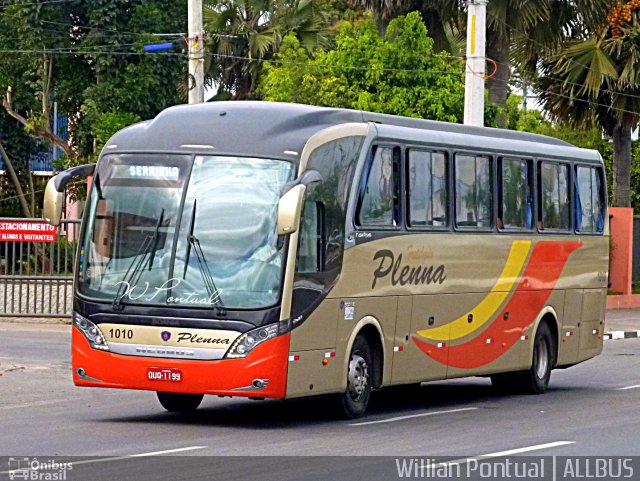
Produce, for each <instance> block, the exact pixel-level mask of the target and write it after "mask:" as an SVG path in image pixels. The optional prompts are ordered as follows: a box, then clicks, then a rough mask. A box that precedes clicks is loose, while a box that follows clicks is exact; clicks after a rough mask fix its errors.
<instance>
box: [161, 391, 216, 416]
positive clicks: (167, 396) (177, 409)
mask: <svg viewBox="0 0 640 481" xmlns="http://www.w3.org/2000/svg"><path fill="white" fill-rule="evenodd" d="M157 394H158V401H160V404H162V407H163V408H165V409H166V410H167V411H169V412H172V413H186V412H190V411H195V410H196V409H198V406H200V403H201V402H202V398H203V397H204V394H183V393H177V392H160V391H158V392H157Z"/></svg>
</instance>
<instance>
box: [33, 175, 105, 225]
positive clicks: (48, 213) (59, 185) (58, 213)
mask: <svg viewBox="0 0 640 481" xmlns="http://www.w3.org/2000/svg"><path fill="white" fill-rule="evenodd" d="M95 168H96V164H84V165H78V166H76V167H71V168H70V169H67V170H65V171H63V172H60V173H59V174H58V175H55V176H53V177H51V179H49V182H47V188H46V189H45V191H44V209H43V210H42V217H44V218H45V219H46V220H47V222H49V224H51V225H53V226H58V225H60V218H61V217H62V206H63V204H64V191H65V189H66V187H67V185H68V184H69V182H71V180H73V179H74V178H76V177H87V176H89V175H92V174H93V172H94V170H95Z"/></svg>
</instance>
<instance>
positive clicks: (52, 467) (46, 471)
mask: <svg viewBox="0 0 640 481" xmlns="http://www.w3.org/2000/svg"><path fill="white" fill-rule="evenodd" d="M72 464H73V463H61V462H59V461H55V460H53V459H47V460H46V461H39V460H38V458H33V459H30V458H17V457H14V458H9V479H11V480H13V479H25V480H33V481H65V480H66V479H67V471H71V470H72V469H73V465H72Z"/></svg>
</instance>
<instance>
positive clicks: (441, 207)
mask: <svg viewBox="0 0 640 481" xmlns="http://www.w3.org/2000/svg"><path fill="white" fill-rule="evenodd" d="M446 159H447V158H446V154H444V153H442V152H429V151H424V150H415V149H411V150H409V152H408V162H407V177H406V178H407V179H408V180H407V185H408V192H407V203H408V209H407V210H408V215H409V219H408V225H409V226H410V227H446V226H447V225H448V224H449V219H448V216H447V169H446V162H447V160H446Z"/></svg>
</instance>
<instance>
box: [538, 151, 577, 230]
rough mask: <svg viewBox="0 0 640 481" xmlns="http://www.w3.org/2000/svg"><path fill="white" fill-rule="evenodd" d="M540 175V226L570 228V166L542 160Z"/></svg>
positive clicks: (541, 227) (544, 227)
mask: <svg viewBox="0 0 640 481" xmlns="http://www.w3.org/2000/svg"><path fill="white" fill-rule="evenodd" d="M539 169H540V170H539V175H538V179H539V180H538V199H539V200H538V202H539V208H538V216H539V218H538V226H539V228H540V229H541V230H542V229H544V230H549V229H553V230H568V229H569V227H570V219H571V212H570V208H569V205H570V204H569V166H568V165H567V164H560V163H555V162H541V164H540V168H539Z"/></svg>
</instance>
